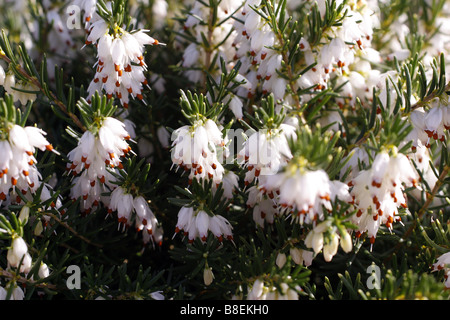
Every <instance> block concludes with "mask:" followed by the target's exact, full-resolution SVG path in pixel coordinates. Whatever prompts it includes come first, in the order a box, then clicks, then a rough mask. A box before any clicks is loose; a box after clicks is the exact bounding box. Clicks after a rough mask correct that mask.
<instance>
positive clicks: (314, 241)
mask: <svg viewBox="0 0 450 320" xmlns="http://www.w3.org/2000/svg"><path fill="white" fill-rule="evenodd" d="M335 229H336V228H334V227H332V225H331V221H330V220H325V221H323V222H321V223H319V224H317V225H316V226H315V227H314V228H313V229H312V230H311V231H310V232H309V233H308V235H307V236H306V239H305V245H306V247H308V248H312V249H313V251H314V253H315V254H318V253H319V252H320V251H321V250H322V249H323V256H324V259H325V261H327V262H330V261H331V260H332V259H333V257H334V256H335V255H336V253H337V250H338V247H339V243H340V244H341V248H342V249H343V250H344V252H350V251H351V250H352V248H353V244H352V240H351V238H350V235H349V234H348V232H347V231H344V232H343V234H341V235H340V234H338V233H337V230H335Z"/></svg>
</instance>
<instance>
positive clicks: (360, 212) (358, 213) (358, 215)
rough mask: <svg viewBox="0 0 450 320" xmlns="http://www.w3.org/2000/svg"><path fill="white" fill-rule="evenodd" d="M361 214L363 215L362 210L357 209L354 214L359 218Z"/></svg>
mask: <svg viewBox="0 0 450 320" xmlns="http://www.w3.org/2000/svg"><path fill="white" fill-rule="evenodd" d="M362 214H363V212H362V210H361V209H359V210H358V212H357V213H356V216H357V217H358V218H359V217H361V216H362Z"/></svg>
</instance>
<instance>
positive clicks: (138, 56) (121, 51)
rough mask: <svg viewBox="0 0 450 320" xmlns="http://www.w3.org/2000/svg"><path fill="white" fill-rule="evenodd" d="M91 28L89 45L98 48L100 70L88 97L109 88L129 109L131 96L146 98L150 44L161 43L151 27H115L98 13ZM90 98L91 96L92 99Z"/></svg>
mask: <svg viewBox="0 0 450 320" xmlns="http://www.w3.org/2000/svg"><path fill="white" fill-rule="evenodd" d="M91 22H92V24H91V26H90V27H89V34H88V36H87V39H86V44H87V45H89V44H95V45H96V47H97V58H98V60H97V62H96V64H95V66H96V73H95V76H94V79H93V80H92V81H91V83H90V85H89V87H88V98H90V97H92V96H93V95H94V94H95V92H96V91H98V92H102V91H103V90H105V92H106V94H107V96H108V97H112V96H114V95H115V96H116V97H117V98H118V99H119V100H120V102H121V104H122V105H123V106H124V107H125V108H128V103H129V96H130V95H131V96H132V97H133V98H137V99H139V100H143V98H144V97H143V93H142V90H143V87H144V86H147V85H148V80H147V78H146V76H145V74H144V72H145V71H146V69H147V65H146V63H145V61H144V48H145V46H146V45H158V44H159V42H158V40H156V39H153V38H152V37H150V36H149V35H148V34H147V32H148V30H133V31H131V32H128V31H126V30H125V29H123V28H121V27H119V26H114V27H113V32H112V33H110V29H111V26H110V25H109V23H108V22H106V21H105V20H103V19H102V18H100V17H97V16H94V18H93V19H92V21H91ZM88 100H89V99H88Z"/></svg>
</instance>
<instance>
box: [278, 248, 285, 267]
mask: <svg viewBox="0 0 450 320" xmlns="http://www.w3.org/2000/svg"><path fill="white" fill-rule="evenodd" d="M285 263H286V254H284V253H281V252H280V253H278V255H277V259H276V264H277V266H278V268H280V269H281V268H283V266H284V264H285Z"/></svg>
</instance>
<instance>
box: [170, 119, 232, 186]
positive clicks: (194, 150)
mask: <svg viewBox="0 0 450 320" xmlns="http://www.w3.org/2000/svg"><path fill="white" fill-rule="evenodd" d="M172 141H173V142H172V151H171V157H172V162H173V164H174V165H176V166H178V167H180V168H182V169H184V170H185V171H187V172H189V180H192V179H211V180H213V182H214V184H216V185H218V184H220V183H221V181H222V179H223V175H224V167H223V166H222V162H223V158H222V157H223V156H224V155H223V151H226V148H224V147H225V146H226V143H227V142H226V140H225V139H224V138H223V137H222V132H221V131H220V129H219V127H218V126H217V125H216V123H215V122H214V121H212V120H210V119H207V120H205V121H203V120H197V121H196V122H195V123H194V124H193V125H191V126H189V125H185V126H182V127H181V128H178V129H177V130H175V131H174V132H173V135H172Z"/></svg>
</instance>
